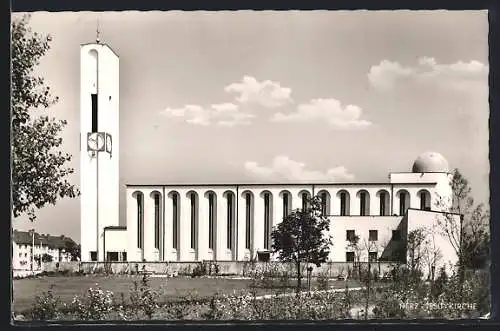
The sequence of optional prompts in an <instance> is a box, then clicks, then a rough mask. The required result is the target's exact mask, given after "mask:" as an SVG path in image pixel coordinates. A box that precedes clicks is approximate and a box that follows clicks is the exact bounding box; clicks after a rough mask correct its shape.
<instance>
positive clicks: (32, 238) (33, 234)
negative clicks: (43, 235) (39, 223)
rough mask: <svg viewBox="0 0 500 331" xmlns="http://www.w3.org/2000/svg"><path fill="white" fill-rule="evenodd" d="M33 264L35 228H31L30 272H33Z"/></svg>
mask: <svg viewBox="0 0 500 331" xmlns="http://www.w3.org/2000/svg"><path fill="white" fill-rule="evenodd" d="M34 266H35V229H32V230H31V273H33V272H34V269H33V267H34Z"/></svg>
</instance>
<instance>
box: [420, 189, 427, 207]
mask: <svg viewBox="0 0 500 331" xmlns="http://www.w3.org/2000/svg"><path fill="white" fill-rule="evenodd" d="M426 198H427V195H426V194H425V191H422V192H420V209H421V210H425V209H426V207H427V201H426Z"/></svg>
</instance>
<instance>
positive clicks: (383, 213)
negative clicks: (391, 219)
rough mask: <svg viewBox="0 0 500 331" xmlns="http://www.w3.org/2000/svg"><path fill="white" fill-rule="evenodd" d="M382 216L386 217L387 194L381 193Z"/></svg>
mask: <svg viewBox="0 0 500 331" xmlns="http://www.w3.org/2000/svg"><path fill="white" fill-rule="evenodd" d="M380 216H385V192H380Z"/></svg>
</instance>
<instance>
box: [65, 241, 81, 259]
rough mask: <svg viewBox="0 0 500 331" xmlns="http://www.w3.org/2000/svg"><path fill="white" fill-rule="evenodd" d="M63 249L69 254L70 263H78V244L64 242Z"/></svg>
mask: <svg viewBox="0 0 500 331" xmlns="http://www.w3.org/2000/svg"><path fill="white" fill-rule="evenodd" d="M64 249H65V251H66V252H68V253H70V254H71V261H78V258H79V257H80V249H81V247H80V244H77V243H75V242H74V241H73V240H66V242H65V243H64Z"/></svg>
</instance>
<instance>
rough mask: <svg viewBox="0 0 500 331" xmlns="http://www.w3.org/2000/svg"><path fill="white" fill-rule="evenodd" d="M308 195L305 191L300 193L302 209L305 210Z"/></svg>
mask: <svg viewBox="0 0 500 331" xmlns="http://www.w3.org/2000/svg"><path fill="white" fill-rule="evenodd" d="M308 200H309V197H308V195H307V193H306V192H304V193H302V211H304V212H306V211H307V207H308V202H309V201H308Z"/></svg>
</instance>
